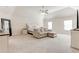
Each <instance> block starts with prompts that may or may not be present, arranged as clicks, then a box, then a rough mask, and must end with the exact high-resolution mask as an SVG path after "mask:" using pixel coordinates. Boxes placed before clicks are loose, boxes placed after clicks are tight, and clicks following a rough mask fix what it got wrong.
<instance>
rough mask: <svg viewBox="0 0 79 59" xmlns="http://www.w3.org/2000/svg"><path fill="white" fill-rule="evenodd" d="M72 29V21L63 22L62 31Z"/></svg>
mask: <svg viewBox="0 0 79 59" xmlns="http://www.w3.org/2000/svg"><path fill="white" fill-rule="evenodd" d="M71 29H72V20H65V21H64V30H71Z"/></svg>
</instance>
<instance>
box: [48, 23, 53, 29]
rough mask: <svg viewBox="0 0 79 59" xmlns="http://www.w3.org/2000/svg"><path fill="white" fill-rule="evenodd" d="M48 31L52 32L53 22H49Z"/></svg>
mask: <svg viewBox="0 0 79 59" xmlns="http://www.w3.org/2000/svg"><path fill="white" fill-rule="evenodd" d="M48 30H52V22H48Z"/></svg>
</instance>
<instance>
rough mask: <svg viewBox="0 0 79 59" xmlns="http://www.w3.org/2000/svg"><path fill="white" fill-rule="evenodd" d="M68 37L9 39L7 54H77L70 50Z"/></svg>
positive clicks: (59, 35) (29, 36)
mask: <svg viewBox="0 0 79 59" xmlns="http://www.w3.org/2000/svg"><path fill="white" fill-rule="evenodd" d="M70 44H71V38H70V36H69V35H62V34H58V35H57V37H55V38H50V37H46V38H42V39H36V38H34V37H32V36H31V35H24V36H23V35H21V36H12V37H9V44H8V47H9V50H8V51H9V52H25V53H26V52H39V53H40V52H44V53H54V52H56V53H68V52H79V50H75V49H73V48H71V45H70Z"/></svg>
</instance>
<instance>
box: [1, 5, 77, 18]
mask: <svg viewBox="0 0 79 59" xmlns="http://www.w3.org/2000/svg"><path fill="white" fill-rule="evenodd" d="M20 7H21V8H27V9H32V10H33V11H36V12H39V13H41V12H40V9H41V8H42V6H24V7H23V6H20ZM16 8H17V7H16ZM45 8H46V9H48V13H49V14H48V17H50V16H51V17H63V16H69V15H72V14H74V11H75V10H74V8H75V9H78V8H79V7H72V8H70V7H64V6H46V7H45ZM14 10H15V7H14V6H0V12H4V13H7V14H10V15H11V14H12V13H13V12H14ZM25 10H26V9H25Z"/></svg>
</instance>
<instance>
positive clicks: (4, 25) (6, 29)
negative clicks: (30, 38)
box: [1, 18, 12, 36]
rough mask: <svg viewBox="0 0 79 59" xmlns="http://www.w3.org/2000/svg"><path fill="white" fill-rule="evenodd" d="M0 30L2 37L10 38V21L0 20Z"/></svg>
mask: <svg viewBox="0 0 79 59" xmlns="http://www.w3.org/2000/svg"><path fill="white" fill-rule="evenodd" d="M1 28H2V30H3V32H4V35H9V36H12V29H11V20H9V19H5V18H1Z"/></svg>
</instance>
